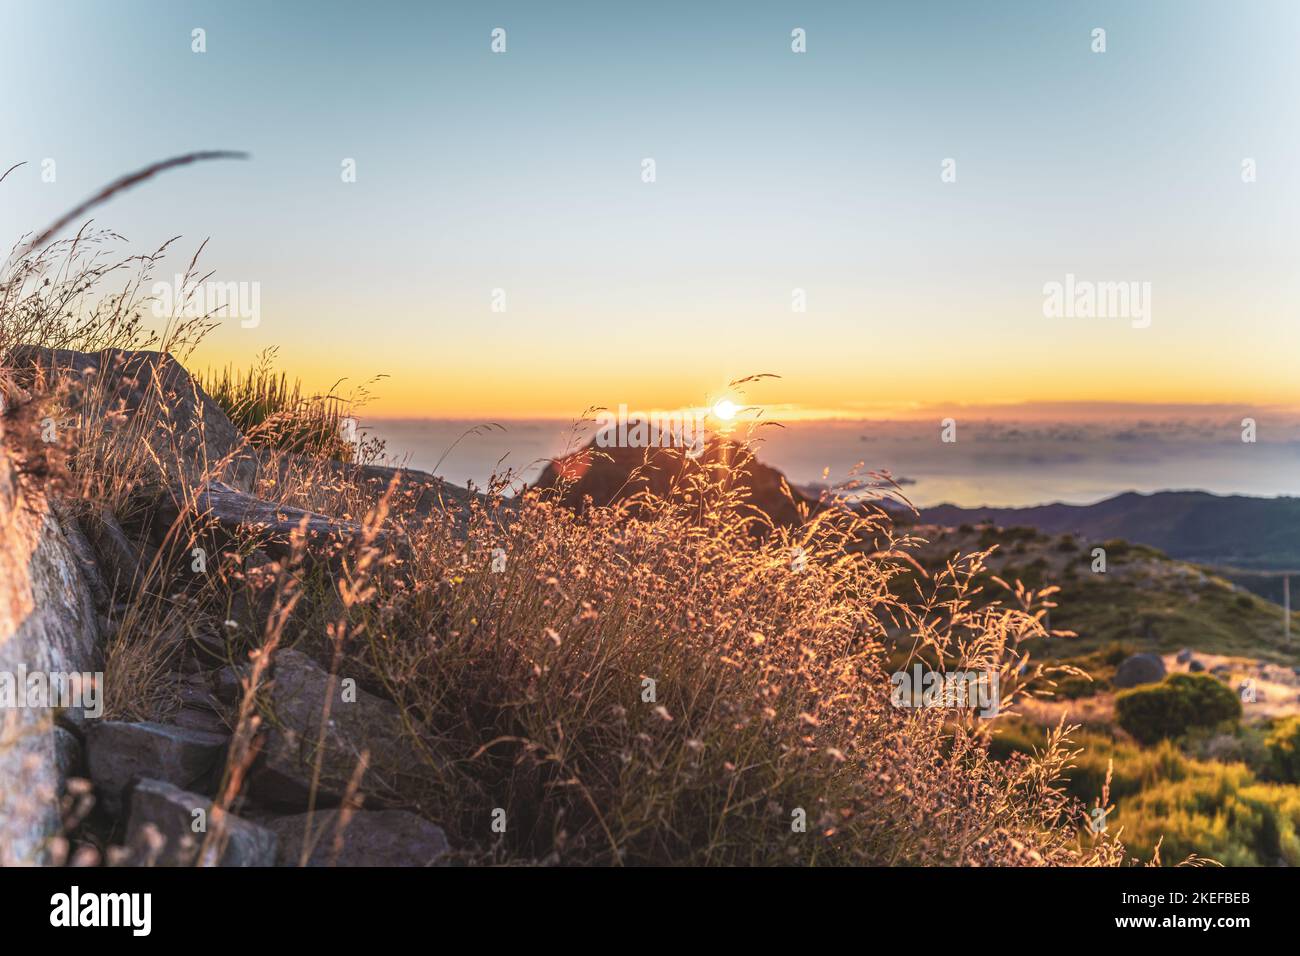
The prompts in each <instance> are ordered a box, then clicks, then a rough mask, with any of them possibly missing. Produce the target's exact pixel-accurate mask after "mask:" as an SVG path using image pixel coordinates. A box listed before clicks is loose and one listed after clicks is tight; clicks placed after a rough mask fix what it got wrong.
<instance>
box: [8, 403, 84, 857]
mask: <svg viewBox="0 0 1300 956" xmlns="http://www.w3.org/2000/svg"><path fill="white" fill-rule="evenodd" d="M11 411H18V410H17V409H11ZM15 421H16V419H13V418H11V417H10V416H8V415H6V416H0V673H4V674H10V675H18V674H19V673H22V672H26V673H28V674H31V673H36V672H41V673H44V674H46V675H55V674H57V675H64V674H73V673H76V674H93V673H94V672H95V671H97V670H98V669H99V666H100V665H99V655H100V647H99V640H100V633H99V625H98V619H97V615H96V613H95V599H94V595H93V593H92V591H91V587H90V585H89V584H88V582H87V581H86V579H85V573H84V569H83V566H82V561H81V560H80V559H79V558H78V556H77V554H76V552H75V551H74V548H73V546H72V545H71V544H70V543H69V541H68V538H67V536H66V534H65V532H64V530H63V528H62V526H61V524H60V522H59V520H58V518H57V516H56V514H55V513H54V510H53V508H52V506H51V504H50V500H49V498H48V497H47V495H46V494H45V492H44V491H43V490H42V489H41V488H40V487H39V486H38V484H37V482H36V480H35V479H34V478H29V479H20V478H19V465H18V461H19V459H20V457H21V453H20V452H19V451H16V450H15V449H16V448H17V447H18V446H21V445H23V443H24V442H30V441H32V440H34V439H33V438H32V436H33V435H37V436H38V435H39V430H35V431H31V432H30V433H28V432H20V433H19V434H16V435H11V434H10V433H9V431H8V429H9V428H10V427H15V428H21V427H22V426H21V425H14V422H15ZM92 703H93V702H92ZM64 717H65V719H67V720H68V721H70V722H72V723H74V724H76V723H78V722H80V721H81V720H83V719H84V714H83V710H82V708H80V707H72V708H70V709H69V710H67V711H65V712H64ZM61 739H62V735H61V734H60V733H59V732H58V730H57V729H56V726H55V722H54V713H53V711H52V710H51V709H50V708H47V707H0V866H4V865H18V864H23V863H38V862H43V861H44V859H45V849H44V848H45V846H46V842H47V841H48V839H49V838H50V837H51V836H53V835H55V834H56V833H57V832H58V831H59V829H60V827H61V821H62V817H61V814H60V811H59V795H60V793H61V792H62V790H63V785H64V780H65V774H64V766H65V763H66V762H65V760H64V753H65V751H64V750H63V748H64V745H65V744H66V741H63V742H62V743H61ZM15 781H21V785H19V786H15V785H12V784H13V782H15Z"/></svg>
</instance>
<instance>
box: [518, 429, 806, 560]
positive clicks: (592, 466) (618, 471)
mask: <svg viewBox="0 0 1300 956" xmlns="http://www.w3.org/2000/svg"><path fill="white" fill-rule="evenodd" d="M688 431H689V429H688ZM723 462H727V463H729V465H730V467H731V469H732V471H731V472H730V473H731V475H732V480H733V481H734V483H735V486H736V487H737V488H738V489H740V493H741V495H742V497H743V498H744V499H745V503H746V505H747V506H748V507H749V508H751V509H753V510H754V511H758V512H762V513H763V514H765V515H766V516H767V517H768V519H770V521H771V523H772V524H773V525H776V526H778V527H779V526H786V527H791V526H794V527H797V526H798V525H800V524H802V523H803V521H804V520H805V519H804V517H803V516H802V514H801V508H807V509H808V510H809V511H810V512H816V511H818V510H820V508H821V503H820V502H819V501H818V500H817V499H815V498H810V497H808V496H806V495H804V494H803V493H802V492H801V491H799V490H798V489H796V488H794V487H791V486H790V485H789V484H788V482H787V481H786V478H785V476H784V475H783V474H782V473H781V472H779V471H777V470H776V469H775V468H772V467H771V466H769V465H765V464H763V463H762V462H760V461H759V460H758V459H757V458H754V457H752V456H751V455H749V454H748V453H746V452H745V451H744V449H743V447H742V446H741V445H740V444H738V443H736V442H734V441H731V440H730V439H722V438H712V439H709V440H708V442H707V444H706V445H705V447H704V448H703V450H702V451H700V453H699V454H698V456H697V457H696V458H691V457H689V456H688V455H686V454H685V452H684V449H682V448H663V447H650V448H630V447H621V446H619V447H599V446H598V444H597V442H596V440H595V439H592V441H591V442H590V443H589V444H588V445H587V446H586V447H585V448H583V449H580V450H579V451H577V452H574V453H573V454H571V455H568V456H566V457H564V458H562V459H560V460H557V461H552V462H550V463H549V464H548V465H547V466H546V467H545V468H544V469H543V470H542V473H541V474H540V475H538V477H537V480H536V481H535V482H534V483H533V486H532V487H534V488H556V489H557V490H559V491H560V492H562V494H561V497H560V500H561V501H562V502H563V503H564V504H565V505H566V506H568V507H570V508H573V509H575V510H577V511H582V510H583V509H585V508H586V498H587V497H588V496H590V497H591V499H592V503H593V504H594V505H596V506H597V507H599V506H603V505H608V504H612V503H614V502H616V501H624V500H627V499H630V498H633V497H634V496H635V495H637V494H639V493H642V492H646V491H649V492H651V493H653V494H654V495H657V496H663V497H671V496H673V495H674V494H680V490H681V489H682V488H687V487H690V480H691V478H692V477H694V476H699V475H701V474H705V473H707V472H708V470H709V469H711V468H717V467H719V465H720V464H721V463H723ZM629 509H630V513H631V514H636V513H637V512H638V511H639V510H640V506H639V505H637V504H636V503H635V502H633V503H632V504H630V506H629ZM750 529H751V531H752V532H753V533H754V534H756V535H761V534H763V533H764V529H763V525H762V523H761V522H754V523H753V524H752V525H751V526H750Z"/></svg>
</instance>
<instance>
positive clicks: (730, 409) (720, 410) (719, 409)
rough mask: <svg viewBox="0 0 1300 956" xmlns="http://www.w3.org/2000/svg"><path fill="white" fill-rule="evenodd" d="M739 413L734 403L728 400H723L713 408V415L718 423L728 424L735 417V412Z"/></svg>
mask: <svg viewBox="0 0 1300 956" xmlns="http://www.w3.org/2000/svg"><path fill="white" fill-rule="evenodd" d="M738 411H740V409H739V408H737V407H736V403H735V402H733V401H731V400H730V399H727V398H724V399H723V400H722V401H720V402H718V403H717V404H716V405H714V406H713V415H714V417H715V418H717V419H718V420H719V421H724V422H729V421H731V420H732V419H733V418H735V417H736V412H738Z"/></svg>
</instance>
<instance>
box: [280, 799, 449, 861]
mask: <svg viewBox="0 0 1300 956" xmlns="http://www.w3.org/2000/svg"><path fill="white" fill-rule="evenodd" d="M341 818H342V814H341V813H340V812H339V811H338V810H318V811H316V813H315V814H313V815H312V818H311V832H312V841H311V843H312V849H311V851H310V852H309V854H308V857H307V866H429V865H431V864H433V863H435V862H437V860H438V858H439V857H441V856H442V855H443V854H444V853H446V852H447V849H448V846H447V836H446V834H445V833H443V832H442V828H441V827H438V826H435V825H434V824H432V823H430V822H429V821H428V820H425V819H423V818H422V817H418V816H416V815H415V814H414V813H408V812H406V811H405V810H358V811H356V812H354V813H353V814H352V815H351V817H350V818H349V820H348V823H347V826H346V827H344V828H343V845H342V849H341V850H339V851H338V853H337V855H336V852H335V839H336V836H337V834H338V829H339V823H340V820H341ZM266 826H267V827H268V828H269V829H271V830H272V831H273V832H274V833H275V835H276V837H277V838H278V840H279V848H280V849H279V853H278V855H277V857H276V863H277V864H279V865H280V866H298V865H299V863H300V861H301V859H302V850H303V844H304V842H307V841H306V834H307V814H305V813H301V814H297V815H294V816H288V817H276V818H274V819H271V820H268V821H266Z"/></svg>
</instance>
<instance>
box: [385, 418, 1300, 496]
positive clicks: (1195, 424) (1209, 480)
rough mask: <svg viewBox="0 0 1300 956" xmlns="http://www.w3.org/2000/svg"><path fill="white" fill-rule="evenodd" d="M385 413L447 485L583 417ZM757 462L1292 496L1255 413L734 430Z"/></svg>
mask: <svg viewBox="0 0 1300 956" xmlns="http://www.w3.org/2000/svg"><path fill="white" fill-rule="evenodd" d="M484 425H485V423H483V422H476V421H451V420H440V419H403V420H397V419H388V420H371V421H365V420H363V422H362V428H363V431H366V432H368V433H369V434H371V435H373V436H375V437H378V438H381V439H383V440H384V442H385V443H386V452H387V461H388V462H389V463H402V464H406V465H408V466H410V467H413V468H419V469H421V470H425V471H432V472H435V473H436V474H439V475H441V476H442V477H444V478H446V479H447V480H449V481H451V482H454V483H456V484H459V485H465V484H468V483H471V482H472V483H473V484H474V485H476V486H477V487H479V488H484V487H486V486H487V484H488V481H489V478H490V477H491V476H492V475H493V474H498V475H502V474H506V473H507V472H509V473H510V474H511V475H512V476H514V478H515V480H516V484H518V482H520V481H531V480H533V479H535V478H536V476H537V474H538V473H539V472H540V471H541V469H542V467H543V466H544V465H545V463H546V461H548V460H549V459H551V458H552V457H555V456H558V455H562V454H564V453H565V451H566V449H568V450H574V449H577V448H580V447H582V446H583V445H584V444H585V443H586V442H587V440H589V439H590V437H591V435H592V431H593V430H592V428H591V426H590V425H588V426H586V427H585V428H581V427H575V425H574V424H573V423H572V422H564V421H558V420H557V421H549V420H530V421H501V422H499V423H497V425H496V427H492V428H485V427H483V426H484ZM737 437H746V438H749V439H751V440H753V441H755V442H756V443H757V453H758V457H759V459H760V460H762V461H764V462H766V463H768V464H770V465H772V466H773V467H776V468H779V469H781V470H782V471H783V472H785V474H786V475H787V476H788V477H789V478H790V480H791V481H792V482H793V483H795V484H798V485H803V486H808V485H816V484H836V483H840V482H843V481H846V480H848V479H850V478H851V477H852V475H853V474H854V469H855V466H859V463H861V465H860V467H858V471H857V473H858V474H862V473H864V472H868V471H870V472H887V473H889V474H890V475H891V476H892V478H893V479H894V480H896V481H898V482H899V491H900V492H901V493H902V494H903V495H905V496H906V497H907V499H908V500H909V501H911V502H912V503H913V504H915V505H917V506H922V507H924V506H930V505H936V504H941V503H944V502H948V503H952V504H957V505H963V506H967V507H973V506H980V505H988V506H993V507H1018V506H1026V505H1037V504H1047V503H1050V502H1055V501H1062V502H1067V503H1071V504H1090V503H1092V502H1095V501H1099V500H1101V499H1103V498H1108V497H1110V496H1112V495H1115V494H1119V493H1121V492H1124V491H1142V492H1150V491H1164V490H1199V491H1209V492H1213V493H1217V494H1243V495H1255V496H1263V497H1272V496H1276V495H1283V494H1286V495H1300V421H1296V420H1288V421H1281V420H1277V421H1266V420H1261V421H1260V422H1259V424H1258V427H1257V432H1256V436H1255V438H1256V440H1255V441H1253V442H1246V441H1243V440H1242V428H1241V421H1240V419H1225V418H1222V417H1220V418H1217V419H1216V418H1205V419H1195V420H1193V419H1177V420H1165V421H1154V420H1153V421H1142V420H1137V421H1127V422H1120V423H1098V422H1095V421H1094V422H1074V423H1071V422H1053V423H1050V424H1045V423H1043V422H1014V421H972V422H960V423H958V425H957V431H956V441H954V442H944V441H941V429H940V424H939V422H938V421H935V422H921V421H888V422H881V421H796V422H790V423H787V424H785V426H784V427H765V428H762V429H760V430H758V432H756V433H752V432H745V431H744V430H743V429H742V431H741V432H740V433H738V434H737Z"/></svg>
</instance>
